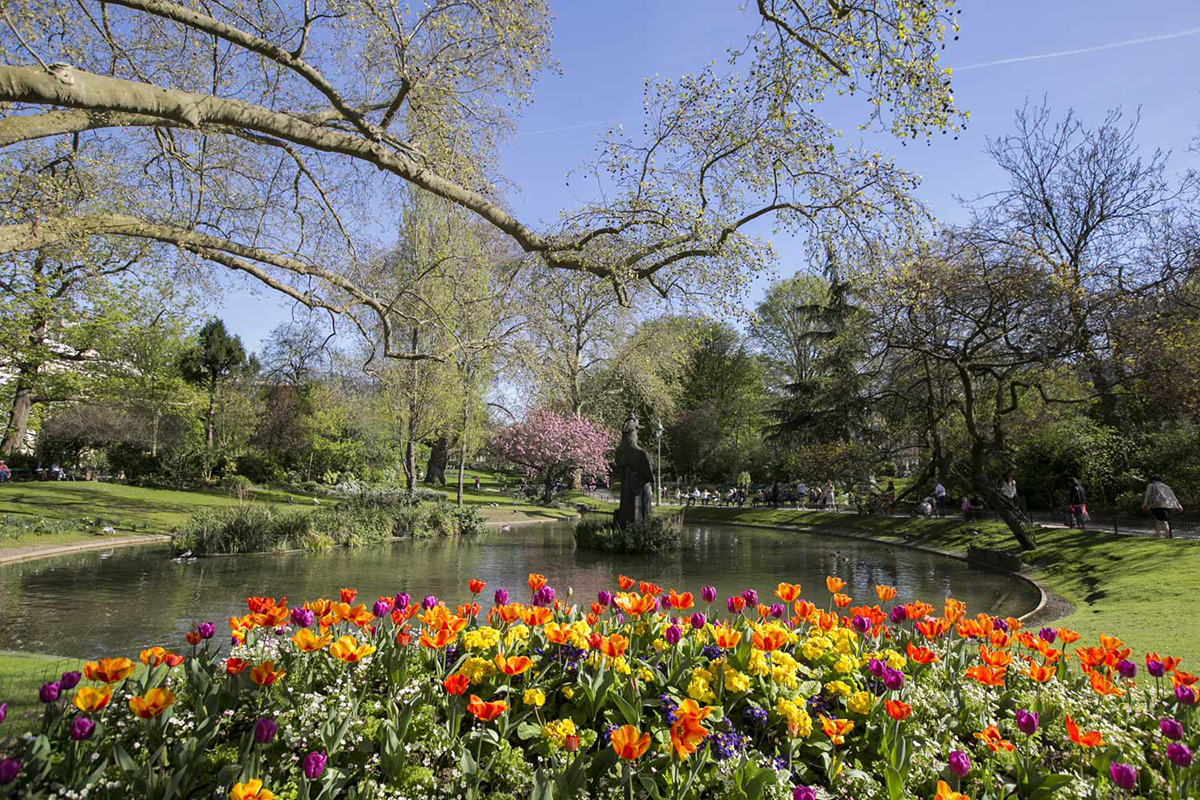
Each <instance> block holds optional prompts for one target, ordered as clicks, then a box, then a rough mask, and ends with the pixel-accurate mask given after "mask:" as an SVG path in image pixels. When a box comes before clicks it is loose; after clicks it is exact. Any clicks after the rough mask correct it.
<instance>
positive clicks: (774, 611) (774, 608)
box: [771, 603, 783, 619]
mask: <svg viewBox="0 0 1200 800" xmlns="http://www.w3.org/2000/svg"><path fill="white" fill-rule="evenodd" d="M771 616H772V617H774V618H775V619H779V618H780V617H782V616H783V605H782V604H781V603H772V604H771Z"/></svg>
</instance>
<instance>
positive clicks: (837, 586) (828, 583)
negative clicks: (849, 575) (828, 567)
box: [825, 575, 846, 594]
mask: <svg viewBox="0 0 1200 800" xmlns="http://www.w3.org/2000/svg"><path fill="white" fill-rule="evenodd" d="M845 587H846V582H845V581H844V580H842V579H841V578H835V577H833V576H832V575H826V576H825V588H826V589H828V590H829V593H830V594H835V593H837V592H840V591H841V590H842V589H844V588H845Z"/></svg>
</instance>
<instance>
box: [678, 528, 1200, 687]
mask: <svg viewBox="0 0 1200 800" xmlns="http://www.w3.org/2000/svg"><path fill="white" fill-rule="evenodd" d="M687 519H688V520H690V521H700V520H711V521H714V522H716V521H722V522H749V523H755V524H760V525H778V526H782V527H796V528H802V529H806V530H814V531H820V530H822V529H825V530H838V531H844V532H850V533H862V534H864V535H868V536H871V537H872V538H877V539H882V540H885V541H895V542H906V543H909V544H920V545H925V546H927V547H934V548H938V549H941V550H950V551H955V552H960V553H961V552H965V551H966V549H967V546H968V545H969V544H977V545H980V546H983V547H992V548H996V549H1014V550H1015V549H1016V542H1015V541H1014V539H1013V537H1012V534H1011V533H1010V532H1009V531H1008V529H1007V528H1005V527H1004V526H1003V525H1002V524H1000V523H997V522H963V521H962V520H958V519H945V520H926V519H907V518H894V517H871V516H861V517H860V516H857V515H854V514H833V513H828V512H820V511H796V510H790V509H780V510H774V511H773V510H771V509H743V510H739V509H724V508H693V509H689V510H688V512H687ZM976 531H978V532H977V533H976ZM1037 539H1038V545H1039V546H1038V549H1037V550H1036V551H1035V552H1034V553H1032V554H1031V558H1032V559H1033V560H1034V563H1035V564H1036V568H1035V569H1034V571H1033V573H1032V575H1033V577H1034V578H1036V579H1037V580H1038V581H1039V582H1040V583H1041V584H1042V585H1043V586H1045V587H1046V588H1047V589H1048V590H1050V591H1052V592H1054V593H1055V594H1057V595H1059V596H1061V597H1063V598H1065V599H1066V600H1068V601H1070V602H1071V603H1072V604H1074V606H1075V610H1074V612H1073V613H1071V614H1069V615H1068V616H1066V617H1064V618H1062V619H1061V620H1059V621H1058V622H1056V623H1055V624H1056V625H1065V626H1066V627H1069V628H1073V629H1075V630H1077V631H1079V632H1080V633H1082V634H1084V636H1085V637H1089V638H1090V639H1091V640H1092V641H1095V638H1096V636H1097V634H1099V633H1101V632H1103V633H1108V634H1111V635H1114V636H1118V637H1120V638H1121V639H1124V640H1125V641H1126V642H1127V643H1128V644H1129V646H1131V647H1133V648H1134V649H1135V654H1137V655H1138V656H1140V655H1141V653H1143V652H1145V651H1157V652H1159V653H1161V654H1164V655H1165V654H1168V653H1169V654H1172V655H1176V656H1182V657H1183V658H1184V659H1186V660H1185V666H1184V669H1188V670H1189V671H1195V670H1196V669H1198V668H1200V616H1197V615H1196V614H1193V613H1190V610H1189V609H1190V603H1191V601H1192V599H1193V597H1194V595H1195V594H1196V593H1197V592H1200V542H1197V541H1191V540H1178V539H1150V538H1146V537H1140V536H1117V535H1114V534H1112V533H1107V532H1104V531H1098V530H1086V531H1080V530H1072V529H1066V528H1045V529H1042V531H1041V532H1040V533H1039V534H1038V537H1037ZM1187 665H1190V667H1189V666H1187Z"/></svg>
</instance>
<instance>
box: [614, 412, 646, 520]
mask: <svg viewBox="0 0 1200 800" xmlns="http://www.w3.org/2000/svg"><path fill="white" fill-rule="evenodd" d="M637 432H638V421H637V417H636V416H634V415H633V414H630V415H629V419H627V420H625V425H624V426H622V428H621V447H620V449H619V450H618V451H617V472H618V473H619V474H620V476H621V505H620V507H618V508H617V510H616V512H615V513H614V515H613V521H614V522H616V523H617V524H618V525H629V524H632V523H635V522H641V521H642V520H648V519H650V515H651V513H652V511H651V502H652V499H653V497H654V471H653V470H652V469H651V467H650V454H649V453H647V452H646V451H645V450H643V449H642V448H640V447H638V443H637Z"/></svg>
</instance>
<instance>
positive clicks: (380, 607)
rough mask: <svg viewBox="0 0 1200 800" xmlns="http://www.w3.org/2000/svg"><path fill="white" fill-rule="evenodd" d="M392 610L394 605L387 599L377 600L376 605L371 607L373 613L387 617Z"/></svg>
mask: <svg viewBox="0 0 1200 800" xmlns="http://www.w3.org/2000/svg"><path fill="white" fill-rule="evenodd" d="M391 610H392V607H391V605H389V604H388V601H387V600H376V601H375V605H373V606H372V607H371V613H372V614H374V615H375V616H377V617H386V616H387V614H388V612H389V611H391Z"/></svg>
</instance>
